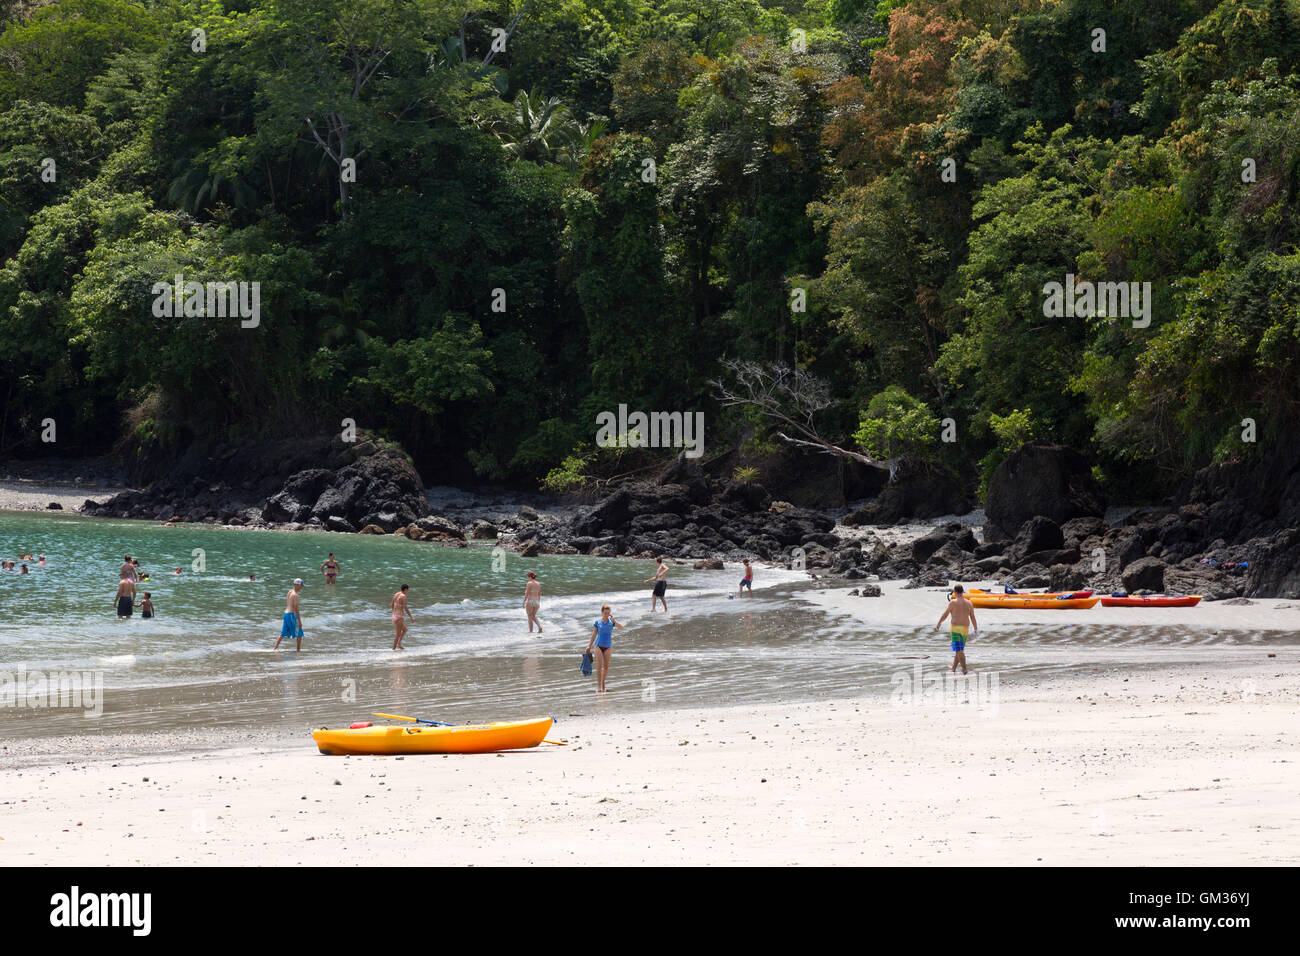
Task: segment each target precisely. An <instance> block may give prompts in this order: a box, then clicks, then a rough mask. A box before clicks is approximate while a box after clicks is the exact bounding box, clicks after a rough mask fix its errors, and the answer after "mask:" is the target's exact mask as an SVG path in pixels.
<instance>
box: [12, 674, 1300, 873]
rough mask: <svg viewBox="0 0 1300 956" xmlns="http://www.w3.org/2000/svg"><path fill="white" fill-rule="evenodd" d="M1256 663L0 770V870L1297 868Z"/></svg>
mask: <svg viewBox="0 0 1300 956" xmlns="http://www.w3.org/2000/svg"><path fill="white" fill-rule="evenodd" d="M1259 657H1260V660H1258V661H1256V662H1254V663H1240V664H1234V665H1218V666H1200V667H1196V666H1190V667H1185V666H1180V667H1177V668H1173V669H1171V670H1169V671H1165V672H1143V673H1135V674H1104V675H1101V676H1100V677H1098V676H1097V675H1086V676H1085V675H1075V676H1066V677H1042V676H1041V675H1040V676H1038V677H1035V678H1027V679H1021V678H1017V679H1015V680H1003V681H1002V682H1001V685H1000V688H999V694H998V697H999V699H998V700H997V701H996V706H994V707H991V708H990V707H975V706H972V705H971V704H948V705H944V704H942V703H939V702H937V701H931V702H929V703H927V702H926V700H925V699H924V697H922V698H921V699H920V700H917V699H915V698H914V697H912V696H910V695H909V694H902V695H895V696H896V699H895V700H892V701H891V700H890V699H888V698H881V697H872V698H865V699H842V700H835V701H814V702H805V703H795V704H789V705H784V706H773V705H764V706H758V707H755V706H736V707H716V708H702V709H690V710H680V711H667V712H660V713H654V714H649V713H647V714H610V715H607V716H596V715H592V716H586V717H583V718H578V719H571V720H564V721H562V722H561V723H560V724H558V725H557V727H556V729H555V730H554V731H553V732H552V736H553V737H559V738H561V739H565V740H568V741H569V742H570V744H571V746H569V747H567V748H561V747H542V748H539V749H537V750H532V751H526V752H519V753H512V754H505V755H484V756H467V757H408V758H405V759H398V758H382V757H350V758H344V757H325V756H322V755H320V754H318V753H317V752H316V751H315V748H314V746H313V744H312V742H311V740H310V738H309V737H307V736H306V735H305V734H299V735H292V736H286V737H284V738H281V739H276V740H273V741H268V742H265V743H259V744H257V745H253V746H250V745H249V744H248V741H246V740H241V739H238V737H235V738H233V739H231V740H230V743H232V744H234V745H235V746H236V747H238V748H239V749H236V750H225V751H209V752H204V753H184V754H180V755H175V756H150V757H140V758H133V759H122V760H115V761H112V762H109V761H106V760H100V761H95V762H90V763H83V762H80V761H76V762H71V761H70V762H67V763H62V764H59V765H48V766H43V767H27V768H25V769H21V770H17V771H13V772H10V773H8V774H6V787H5V792H4V794H3V799H0V837H3V841H0V862H2V863H4V864H6V865H32V864H46V863H58V864H60V865H99V864H111V865H120V866H130V865H138V864H183V865H192V864H199V865H201V864H275V865H348V864H356V865H361V864H378V865H390V864H403V863H406V864H431V863H443V864H517V863H538V864H558V863H582V864H594V865H604V864H648V865H673V864H693V863H694V864H764V863H766V864H826V863H884V864H899V865H930V864H936V863H938V864H958V863H960V864H1025V865H1030V866H1033V865H1038V864H1042V865H1062V864H1081V865H1095V866H1112V865H1207V864H1222V865H1254V864H1294V863H1295V862H1296V858H1297V856H1300V851H1298V850H1297V849H1296V848H1297V846H1300V839H1298V838H1300V822H1298V821H1297V818H1296V815H1295V812H1294V808H1295V805H1296V802H1297V798H1298V797H1300V764H1298V763H1297V758H1296V756H1295V751H1296V744H1297V739H1296V738H1297V732H1296V730H1295V729H1294V726H1293V725H1294V714H1295V709H1296V706H1297V704H1298V703H1300V691H1298V690H1297V683H1296V681H1295V679H1294V677H1295V671H1296V664H1297V662H1298V659H1300V653H1297V652H1296V650H1295V649H1290V650H1285V651H1282V652H1279V653H1278V656H1277V658H1275V659H1270V658H1266V657H1265V655H1264V653H1263V652H1260V654H1259Z"/></svg>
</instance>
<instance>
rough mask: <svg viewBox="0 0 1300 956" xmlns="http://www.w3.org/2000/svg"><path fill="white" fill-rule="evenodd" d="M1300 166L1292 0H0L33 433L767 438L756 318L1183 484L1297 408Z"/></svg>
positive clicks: (937, 410)
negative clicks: (223, 292)
mask: <svg viewBox="0 0 1300 956" xmlns="http://www.w3.org/2000/svg"><path fill="white" fill-rule="evenodd" d="M1298 191H1300V3H1297V2H1295V0H1223V2H1214V0H1141V2H1139V0H950V2H946V3H937V2H926V0H913V2H911V3H907V4H904V3H900V2H897V0H885V2H881V3H871V2H865V0H808V2H806V3H801V2H799V0H787V2H784V3H782V2H776V0H765V2H759V0H718V2H712V0H699V2H682V0H655V2H652V0H507V2H499V3H490V2H477V0H264V2H259V0H248V2H237V0H236V2H225V3H223V2H218V0H205V2H174V3H162V2H159V3H153V2H133V0H58V2H41V0H32V2H28V0H0V341H2V342H3V350H0V457H7V456H14V457H36V456H39V455H42V454H48V453H50V452H51V447H50V444H49V443H48V442H46V443H43V442H42V429H43V424H42V423H44V422H47V421H49V420H53V421H54V422H55V423H56V424H57V429H58V438H57V448H58V451H59V453H60V454H97V453H102V452H105V451H107V450H108V449H109V448H110V447H111V446H112V445H113V444H114V443H115V442H116V441H118V440H119V439H120V438H121V437H123V436H124V435H129V436H131V437H132V438H133V440H135V441H137V442H146V443H151V444H152V445H153V446H154V447H159V448H168V447H179V446H182V445H184V444H185V443H187V442H188V441H190V440H191V439H193V438H195V437H204V436H220V437H221V438H223V439H226V440H229V439H232V438H246V439H248V440H255V439H257V438H259V437H283V436H285V435H290V434H295V433H299V432H303V433H305V432H308V431H321V430H330V429H335V430H337V428H338V425H339V422H340V421H342V420H343V419H344V418H351V419H354V420H355V421H356V422H358V423H359V424H360V425H361V426H363V427H366V428H370V429H373V430H374V431H376V432H378V433H379V434H382V435H385V436H387V437H389V438H391V439H394V440H397V441H400V442H401V443H403V445H404V446H405V447H407V448H408V449H409V450H410V451H411V453H412V454H413V456H414V457H415V460H416V463H417V464H418V465H419V466H420V467H421V470H422V471H423V472H425V474H426V477H429V476H430V475H429V472H432V473H433V477H437V476H439V475H450V476H452V477H458V476H478V477H479V478H481V479H483V480H492V481H510V482H515V483H520V484H527V485H532V486H536V483H537V482H538V481H539V480H540V479H541V478H542V477H543V476H545V475H546V474H547V472H548V471H550V470H551V469H553V468H556V466H557V465H559V464H560V463H561V462H562V461H563V460H565V459H566V457H569V456H571V455H573V454H574V453H575V452H576V453H577V454H578V455H579V456H583V455H586V454H588V453H589V452H590V451H592V447H591V446H592V444H593V436H594V433H595V425H594V424H593V423H594V421H595V417H596V415H597V414H598V413H599V412H601V411H603V410H609V409H613V408H616V407H617V406H618V405H619V404H620V403H623V404H626V405H628V406H629V407H631V408H640V409H646V410H650V409H663V410H680V411H696V410H698V411H704V412H705V413H706V414H707V422H708V438H707V442H708V443H709V446H708V447H709V453H713V451H715V450H717V449H719V448H720V447H722V446H723V445H727V444H735V443H738V442H745V443H747V444H746V445H745V447H746V448H753V449H761V448H763V447H768V443H770V442H771V441H772V438H771V436H770V435H769V434H767V433H766V432H765V431H764V430H763V425H762V422H761V421H758V420H757V419H756V418H755V417H754V416H752V415H750V416H747V415H746V414H745V412H744V411H743V410H742V409H735V408H723V407H721V406H720V405H719V404H718V402H717V401H716V387H715V386H713V385H711V384H710V381H711V380H713V379H717V378H718V377H719V376H720V375H722V374H724V372H725V370H724V368H723V366H722V364H721V363H722V362H723V361H724V360H727V359H743V360H750V361H754V362H761V363H776V362H782V363H787V364H791V365H794V366H797V367H799V368H801V369H803V370H805V371H807V372H808V373H810V374H811V375H813V376H816V377H817V378H818V379H820V380H822V381H823V382H825V383H826V384H827V385H828V386H829V389H830V394H831V396H833V397H834V399H835V400H836V401H835V404H834V405H832V406H831V407H829V408H827V409H826V410H825V411H824V412H822V413H821V414H822V415H823V416H824V417H823V418H822V419H820V422H819V427H820V429H821V432H822V433H823V434H825V435H827V436H830V437H832V438H833V439H834V440H836V441H839V442H841V443H843V444H844V445H845V446H846V447H858V446H861V447H862V448H864V449H865V450H866V451H867V452H868V453H877V452H888V450H889V449H888V448H885V447H883V446H884V445H888V444H889V443H890V442H895V443H897V442H901V443H903V446H904V447H906V449H907V452H908V454H909V455H911V456H913V457H917V458H922V459H925V458H929V459H932V460H934V461H937V462H941V463H943V464H946V465H948V466H949V467H951V468H953V469H954V470H956V471H958V472H959V473H960V474H961V475H963V476H964V478H965V479H967V480H968V481H970V483H971V486H972V488H973V487H974V486H975V484H976V483H978V481H979V480H980V478H981V476H987V474H988V473H989V472H990V471H991V470H992V468H993V467H994V466H995V465H996V464H997V463H998V461H1000V460H1001V458H1002V457H1003V456H1005V455H1006V454H1007V453H1009V452H1010V451H1011V450H1013V449H1014V448H1016V447H1018V446H1019V445H1020V444H1021V443H1022V442H1023V441H1025V440H1026V439H1029V438H1040V439H1047V440H1051V441H1055V442H1059V443H1062V444H1067V445H1070V446H1072V447H1074V448H1077V449H1079V450H1080V451H1082V452H1084V453H1085V454H1086V455H1087V456H1088V458H1089V460H1090V461H1092V462H1093V463H1095V465H1096V468H1095V469H1094V470H1095V473H1096V474H1097V475H1098V477H1099V478H1101V479H1102V480H1103V481H1104V482H1105V483H1107V484H1108V486H1109V487H1110V488H1111V489H1112V491H1114V492H1115V493H1117V494H1118V495H1120V496H1122V495H1124V494H1132V493H1134V490H1135V489H1139V488H1140V489H1142V490H1143V492H1144V493H1150V492H1151V491H1153V490H1155V489H1159V488H1166V489H1167V488H1170V487H1172V485H1173V483H1174V482H1176V481H1177V480H1179V479H1181V478H1183V477H1185V476H1186V475H1188V474H1190V472H1191V471H1192V469H1194V468H1195V467H1197V466H1198V465H1202V464H1205V463H1206V462H1207V461H1209V460H1211V459H1212V458H1216V457H1218V458H1223V457H1229V456H1238V455H1247V454H1252V453H1257V452H1255V449H1266V448H1267V446H1268V442H1269V440H1270V438H1271V437H1273V436H1276V435H1278V434H1280V433H1282V432H1284V431H1286V430H1287V429H1288V428H1294V423H1295V420H1296V415H1297V412H1298V411H1300V252H1297V236H1298V234H1300V204H1298V199H1297V192H1298ZM177 275H181V276H183V282H191V281H194V282H199V283H206V282H232V283H238V282H257V283H259V284H260V306H259V308H260V313H259V317H258V320H257V322H256V324H255V325H252V326H249V325H248V324H247V323H243V322H241V321H240V320H239V318H238V317H234V318H222V319H214V318H212V317H210V316H201V315H197V316H196V315H186V314H180V315H165V314H164V315H159V314H158V312H159V309H158V299H159V294H158V292H157V291H156V287H157V284H158V283H160V282H174V281H175V276H177ZM1053 283H1056V284H1059V285H1060V286H1063V287H1066V291H1065V293H1064V294H1065V296H1066V297H1069V296H1070V290H1071V289H1072V288H1073V287H1074V286H1075V285H1078V284H1086V283H1124V284H1125V285H1124V287H1123V289H1124V290H1125V295H1128V294H1129V292H1130V291H1131V292H1132V295H1133V299H1132V301H1129V302H1128V303H1127V305H1128V309H1127V311H1125V312H1124V313H1123V314H1121V315H1119V316H1116V315H1115V314H1114V309H1113V304H1114V303H1113V302H1112V308H1111V310H1110V314H1101V313H1103V312H1105V311H1106V309H1105V308H1104V307H1103V308H1101V309H1098V308H1096V307H1089V308H1082V307H1081V308H1075V307H1074V306H1075V305H1076V303H1075V302H1074V301H1070V302H1068V303H1066V304H1065V306H1064V308H1063V309H1060V308H1055V307H1054V306H1053V304H1052V302H1051V301H1050V300H1051V294H1050V293H1049V292H1048V291H1047V290H1048V289H1049V288H1050V287H1051V284H1053ZM1147 283H1149V285H1146V284H1147ZM1111 288H1112V290H1113V289H1115V288H1118V287H1117V286H1116V287H1111ZM1145 290H1149V295H1146V294H1145ZM1139 299H1140V300H1141V303H1142V304H1141V306H1140V307H1139V306H1138V301H1139ZM169 311H170V310H169ZM183 311H184V310H182V312H183ZM1130 313H1131V314H1130ZM864 418H865V419H866V422H864V421H863V419H864ZM949 419H950V420H951V427H950V428H949V429H948V434H947V435H946V436H945V435H944V432H943V428H942V423H943V422H944V421H945V420H949ZM1245 419H1250V420H1252V421H1253V422H1254V423H1256V426H1257V439H1258V440H1257V441H1256V442H1255V443H1253V444H1252V443H1251V442H1249V441H1243V440H1242V434H1243V424H1242V423H1243V420H1245ZM872 422H876V423H880V422H883V423H884V425H882V426H880V427H874V426H873V425H872ZM855 435H856V438H855ZM945 437H946V438H950V439H954V440H944V438H945ZM874 445H881V446H882V447H880V448H875V447H873V446H874ZM571 462H572V459H571Z"/></svg>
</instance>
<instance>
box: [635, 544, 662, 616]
mask: <svg viewBox="0 0 1300 956" xmlns="http://www.w3.org/2000/svg"><path fill="white" fill-rule="evenodd" d="M651 581H653V582H654V583H655V589H654V591H652V592H651V594H650V613H651V614H653V613H654V610H655V600H656V599H657V600H660V601H662V602H663V605H664V610H665V611H667V610H668V599H667V598H666V597H664V592H665V591H667V590H668V565H667V564H665V563H664V556H663V555H662V554H661V555H659V557H657V558H655V573H654V574H653V575H652V576H651V577H648V578H646V579H645V580H644V581H642V582H641V583H642V584H649V583H650V582H651Z"/></svg>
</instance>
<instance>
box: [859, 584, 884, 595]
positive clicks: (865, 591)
mask: <svg viewBox="0 0 1300 956" xmlns="http://www.w3.org/2000/svg"><path fill="white" fill-rule="evenodd" d="M860 596H861V597H880V585H879V584H864V585H862V591H861V594H860Z"/></svg>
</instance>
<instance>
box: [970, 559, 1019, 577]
mask: <svg viewBox="0 0 1300 956" xmlns="http://www.w3.org/2000/svg"><path fill="white" fill-rule="evenodd" d="M1010 564H1011V562H1010V561H1008V560H1007V558H1006V555H1002V554H995V555H991V556H990V557H987V558H980V559H979V560H978V561H975V562H974V563H973V565H972V566H973V567H975V568H976V569H977V570H978V571H979V572H980V573H981V574H992V573H993V572H994V571H997V570H998V569H999V568H1005V567H1009V566H1010Z"/></svg>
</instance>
